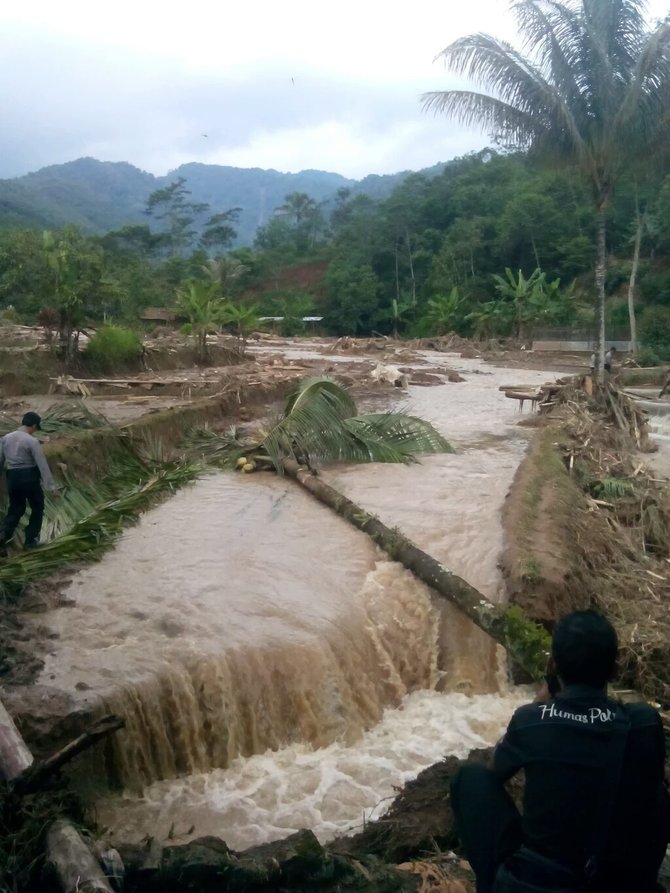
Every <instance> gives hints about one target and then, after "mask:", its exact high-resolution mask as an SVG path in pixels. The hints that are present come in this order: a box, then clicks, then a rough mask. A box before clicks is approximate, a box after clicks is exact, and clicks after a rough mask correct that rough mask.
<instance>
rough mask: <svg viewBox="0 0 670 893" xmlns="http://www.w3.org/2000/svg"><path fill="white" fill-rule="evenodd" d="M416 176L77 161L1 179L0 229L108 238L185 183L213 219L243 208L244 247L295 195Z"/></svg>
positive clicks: (321, 194)
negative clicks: (164, 191)
mask: <svg viewBox="0 0 670 893" xmlns="http://www.w3.org/2000/svg"><path fill="white" fill-rule="evenodd" d="M443 169H444V165H443V164H438V165H435V166H434V167H432V168H428V169H427V170H425V171H422V173H424V174H426V175H427V176H435V175H437V174H439V173H441V171H442V170H443ZM410 173H411V172H410V171H404V172H402V173H398V174H387V175H375V174H372V175H370V176H368V177H365V178H364V179H363V180H351V179H348V178H346V177H343V176H342V175H341V174H334V173H329V172H327V171H316V170H305V171H300V172H299V173H297V174H286V173H281V172H279V171H276V170H264V169H261V168H239V167H227V166H224V165H216V164H200V163H198V162H191V163H189V164H183V165H181V167H178V168H177V169H176V170H174V171H170V173H169V174H168V175H167V176H165V177H155V176H154V175H153V174H149V173H146V171H142V170H140V169H139V168H137V167H134V166H133V165H132V164H129V163H128V162H125V161H114V162H112V161H98V160H96V159H95V158H79V159H77V160H76V161H68V162H67V163H65V164H54V165H50V166H49V167H44V168H41V169H40V170H38V171H35V172H34V173H30V174H26V175H25V176H23V177H15V178H14V179H9V180H0V226H2V227H7V226H25V227H49V228H50V227H59V226H63V225H65V224H67V223H73V224H75V225H77V226H79V227H81V229H82V230H84V231H85V232H87V233H92V234H102V233H105V232H108V231H109V230H112V229H118V228H120V227H122V226H125V225H126V224H129V223H147V222H148V218H147V217H146V216H145V214H144V213H143V211H144V207H145V203H146V200H147V198H148V196H149V195H150V194H151V193H152V192H153V191H154V190H155V189H160V188H162V187H163V186H166V185H167V184H168V183H171V182H172V181H173V180H175V179H176V178H177V177H184V178H185V179H186V183H187V186H188V188H189V189H190V190H191V192H192V193H193V200H194V201H196V202H207V203H208V204H210V205H211V207H212V213H216V212H219V211H225V210H227V209H228V208H235V207H240V208H242V213H241V214H240V221H239V224H238V227H237V228H238V232H239V238H238V242H239V244H242V245H244V244H250V243H251V242H252V241H253V238H254V235H255V233H256V230H257V228H258V227H259V226H260V225H262V224H263V223H266V222H267V221H268V219H269V218H270V216H271V215H272V212H273V211H274V209H275V208H277V207H278V206H279V205H281V204H282V203H283V201H284V196H285V195H287V194H288V193H289V192H306V193H307V194H308V195H310V196H311V197H312V198H314V199H316V200H317V201H318V202H325V203H329V202H331V201H332V200H333V199H334V198H335V195H336V193H337V190H338V189H341V188H348V189H351V190H352V192H354V193H364V194H367V195H370V196H371V197H373V198H385V197H386V196H388V195H390V193H391V192H392V191H393V189H394V188H395V187H396V186H398V185H399V184H400V183H401V182H402V181H403V180H404V179H405V178H406V177H407V176H409V174H410Z"/></svg>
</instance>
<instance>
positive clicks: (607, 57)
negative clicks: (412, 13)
mask: <svg viewBox="0 0 670 893" xmlns="http://www.w3.org/2000/svg"><path fill="white" fill-rule="evenodd" d="M512 9H513V11H514V12H515V14H516V17H517V20H518V24H519V31H520V34H521V36H522V38H523V42H524V51H525V53H526V55H524V54H522V53H521V52H519V51H517V50H516V49H515V48H514V47H513V46H512V45H511V44H509V43H506V42H505V41H502V40H498V39H497V38H495V37H491V36H489V35H487V34H473V35H471V36H469V37H462V38H460V39H459V40H457V41H455V42H454V43H452V44H451V45H450V46H448V47H447V48H446V49H445V50H443V51H442V53H440V56H441V57H442V58H443V59H444V60H445V63H446V66H447V68H449V69H450V70H451V71H452V72H454V73H455V74H460V75H466V76H467V77H469V78H470V79H472V80H473V81H474V82H475V83H476V84H478V85H479V86H480V87H481V88H482V92H475V91H472V90H448V91H445V92H433V93H427V94H425V95H424V96H423V104H424V108H426V109H433V110H435V111H436V112H443V113H445V114H447V115H449V116H451V117H454V118H456V119H458V120H460V121H462V122H463V123H465V124H468V125H471V124H478V125H480V126H481V127H482V128H483V129H485V130H486V131H488V132H489V133H491V135H492V136H494V137H495V138H497V139H502V140H504V141H506V143H507V144H508V145H513V146H515V147H517V148H529V149H532V150H536V151H538V152H540V153H542V154H544V155H545V156H546V157H549V158H551V157H553V158H554V159H556V160H558V161H561V162H563V163H567V164H572V165H575V166H576V167H577V169H578V170H579V171H580V172H581V174H582V175H583V176H584V177H585V178H586V180H587V182H588V184H589V186H590V190H591V195H592V199H593V204H594V208H595V211H596V215H597V260H596V269H595V281H596V293H597V319H598V350H599V354H600V369H601V374H602V370H603V369H604V353H605V270H606V218H607V210H608V206H609V203H610V201H611V198H612V194H613V191H614V187H615V185H616V183H617V181H618V179H619V177H620V176H621V174H622V172H623V171H625V170H626V169H627V168H628V167H630V166H633V165H635V164H636V163H638V162H640V161H641V159H642V158H643V157H644V159H645V161H646V160H648V158H649V155H650V153H652V152H654V151H657V150H658V149H660V148H661V146H662V144H663V141H664V138H665V137H667V134H668V132H669V131H670V115H669V112H670V17H668V18H666V19H665V20H664V21H663V22H662V23H660V24H659V25H657V26H656V27H655V28H653V29H652V30H649V29H648V27H647V24H646V21H645V11H646V0H568V2H559V0H517V2H514V3H512Z"/></svg>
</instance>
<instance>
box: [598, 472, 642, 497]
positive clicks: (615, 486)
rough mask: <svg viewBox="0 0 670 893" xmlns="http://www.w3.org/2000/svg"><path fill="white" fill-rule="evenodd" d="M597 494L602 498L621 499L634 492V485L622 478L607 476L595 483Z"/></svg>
mask: <svg viewBox="0 0 670 893" xmlns="http://www.w3.org/2000/svg"><path fill="white" fill-rule="evenodd" d="M595 489H596V492H597V494H598V496H600V497H601V498H602V499H622V498H623V497H624V496H633V495H634V494H635V485H634V484H633V482H632V481H627V480H625V479H624V478H613V477H607V478H603V479H602V480H601V481H598V482H597V484H596V485H595Z"/></svg>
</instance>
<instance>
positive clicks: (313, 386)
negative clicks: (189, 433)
mask: <svg viewBox="0 0 670 893" xmlns="http://www.w3.org/2000/svg"><path fill="white" fill-rule="evenodd" d="M192 446H193V448H194V449H195V450H197V451H199V452H202V453H204V454H205V455H206V456H207V457H208V458H209V459H210V460H216V461H218V462H219V463H221V464H223V465H227V466H237V467H239V468H242V469H243V470H244V467H245V464H247V465H251V466H252V467H251V468H248V469H246V470H248V471H253V470H254V469H255V468H256V467H257V466H261V467H265V468H268V467H272V468H274V469H275V470H276V471H278V472H279V473H280V474H282V473H283V462H284V460H286V459H293V460H295V461H296V462H299V463H301V464H306V465H309V466H310V467H315V466H317V465H321V464H327V463H331V462H411V461H413V460H414V459H415V457H416V455H417V454H420V453H445V452H453V450H452V448H451V446H450V445H449V444H448V443H447V441H446V440H445V439H444V438H443V437H442V435H441V434H439V432H438V431H436V430H435V428H433V426H432V425H431V424H430V423H429V422H424V421H423V420H422V419H418V418H416V417H414V416H410V415H407V414H405V413H403V412H389V413H382V414H369V415H357V413H356V404H355V403H354V401H353V399H352V397H351V395H350V394H349V393H348V391H346V389H345V388H343V387H342V386H341V385H338V384H337V383H336V382H334V381H333V380H332V379H330V378H327V377H325V376H324V377H314V378H307V379H305V380H304V381H302V382H300V384H299V385H298V386H297V387H296V388H295V389H294V390H293V392H292V393H291V394H290V395H289V397H288V399H287V401H286V406H285V407H284V412H283V414H282V416H281V417H280V418H279V419H278V420H277V421H276V423H275V424H274V425H273V426H272V427H271V428H270V429H269V430H267V431H262V432H259V435H258V436H257V437H254V438H252V439H250V440H248V441H244V440H241V439H240V438H239V437H238V435H237V432H236V431H235V430H232V431H229V432H228V433H227V434H226V435H225V436H220V435H217V434H212V433H211V432H207V431H201V432H199V434H198V435H196V436H195V437H194V440H193V443H192Z"/></svg>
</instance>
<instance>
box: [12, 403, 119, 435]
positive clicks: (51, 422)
mask: <svg viewBox="0 0 670 893" xmlns="http://www.w3.org/2000/svg"><path fill="white" fill-rule="evenodd" d="M110 424H111V423H110V421H109V419H107V418H106V417H105V416H104V415H103V414H102V413H99V412H94V411H93V410H92V409H89V407H88V406H87V405H86V404H85V403H84V402H83V401H81V400H80V401H77V402H74V403H58V404H55V405H54V406H50V407H49V409H47V411H46V412H45V413H44V414H43V416H42V423H41V426H40V429H41V431H42V433H43V434H70V433H72V432H74V431H83V430H88V429H91V428H103V427H107V426H109V425H110ZM20 425H21V419H20V418H19V417H17V416H13V415H10V414H9V413H5V412H0V437H2V436H4V435H5V434H9V432H10V431H16V429H17V428H19V427H20Z"/></svg>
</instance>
